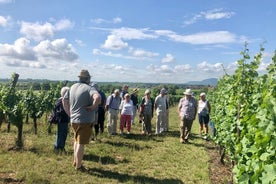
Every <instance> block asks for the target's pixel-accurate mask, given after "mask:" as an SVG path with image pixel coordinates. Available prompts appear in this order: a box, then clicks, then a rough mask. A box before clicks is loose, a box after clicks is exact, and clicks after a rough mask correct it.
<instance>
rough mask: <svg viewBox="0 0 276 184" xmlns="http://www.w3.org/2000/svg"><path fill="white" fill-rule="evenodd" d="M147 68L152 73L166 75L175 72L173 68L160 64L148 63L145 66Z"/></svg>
mask: <svg viewBox="0 0 276 184" xmlns="http://www.w3.org/2000/svg"><path fill="white" fill-rule="evenodd" d="M147 70H149V71H150V72H151V73H153V74H158V75H166V76H168V75H171V74H173V73H175V71H174V69H172V68H170V67H169V66H168V65H161V66H156V65H149V66H147Z"/></svg>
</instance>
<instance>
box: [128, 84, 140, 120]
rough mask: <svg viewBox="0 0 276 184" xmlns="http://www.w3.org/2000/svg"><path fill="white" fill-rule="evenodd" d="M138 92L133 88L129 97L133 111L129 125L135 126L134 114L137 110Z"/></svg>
mask: <svg viewBox="0 0 276 184" xmlns="http://www.w3.org/2000/svg"><path fill="white" fill-rule="evenodd" d="M138 91H139V89H138V88H135V89H133V92H132V94H131V95H130V99H131V100H132V102H133V109H132V110H133V115H132V118H131V125H134V124H135V117H136V112H137V110H138V95H137V93H138Z"/></svg>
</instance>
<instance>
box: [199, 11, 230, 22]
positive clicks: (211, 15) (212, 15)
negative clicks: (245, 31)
mask: <svg viewBox="0 0 276 184" xmlns="http://www.w3.org/2000/svg"><path fill="white" fill-rule="evenodd" d="M202 14H203V15H204V18H205V19H207V20H216V19H225V18H227V19H229V18H231V17H232V16H233V15H234V14H235V13H234V12H224V11H222V9H214V10H211V11H208V12H202Z"/></svg>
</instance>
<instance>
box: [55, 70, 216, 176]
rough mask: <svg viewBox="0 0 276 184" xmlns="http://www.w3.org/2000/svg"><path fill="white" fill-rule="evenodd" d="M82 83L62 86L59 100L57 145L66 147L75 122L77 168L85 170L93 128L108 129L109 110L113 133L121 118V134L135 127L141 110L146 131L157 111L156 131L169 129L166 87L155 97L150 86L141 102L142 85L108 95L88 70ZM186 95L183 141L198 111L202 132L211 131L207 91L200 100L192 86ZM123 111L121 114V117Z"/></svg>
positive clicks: (182, 104)
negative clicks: (69, 125)
mask: <svg viewBox="0 0 276 184" xmlns="http://www.w3.org/2000/svg"><path fill="white" fill-rule="evenodd" d="M78 77H79V82H77V83H75V84H73V85H72V86H71V87H70V88H69V87H63V88H62V89H61V97H60V98H59V99H58V101H57V103H61V104H62V109H63V110H64V112H65V113H64V114H65V117H64V118H63V119H62V118H61V120H60V122H58V131H57V139H56V143H55V145H54V148H55V149H57V150H64V146H65V141H66V137H67V132H68V123H69V122H70V123H71V127H72V130H73V132H74V159H73V166H74V167H75V169H76V170H80V171H85V170H86V168H85V167H84V166H83V164H82V160H83V155H84V145H85V144H88V143H89V142H90V140H91V136H92V129H95V134H96V135H98V134H99V133H103V132H104V121H105V114H106V112H107V116H108V121H107V132H108V134H110V135H116V134H117V121H118V119H119V118H120V119H119V122H120V126H119V131H120V134H123V133H124V128H126V131H127V134H130V132H131V126H132V125H133V124H135V116H136V112H138V113H139V122H141V124H142V130H141V133H142V134H149V135H150V134H152V126H151V121H152V118H153V116H154V111H155V112H156V128H155V134H160V133H162V132H166V131H168V130H169V99H168V96H167V91H166V89H165V88H163V89H161V91H160V94H159V95H158V96H157V97H156V98H155V99H154V98H152V97H151V91H150V89H146V91H145V93H144V96H143V97H142V100H141V102H140V104H139V103H138V95H137V93H138V90H139V89H138V88H135V89H133V92H132V94H129V92H128V87H129V86H128V85H124V86H123V89H122V91H121V93H120V90H119V89H115V90H114V92H113V93H112V94H111V95H109V96H108V97H106V96H105V94H104V93H103V92H102V91H101V90H100V89H99V86H98V85H97V83H95V82H94V83H92V84H90V83H91V75H90V74H89V72H88V71H87V70H81V72H80V75H79V76H78ZM184 94H185V96H184V97H183V98H181V99H180V101H179V104H178V112H179V117H180V142H181V143H185V142H188V139H189V135H190V131H191V127H192V123H193V121H194V120H195V118H196V114H197V112H198V119H199V123H200V134H201V133H202V131H203V128H204V127H205V133H208V122H209V113H210V110H211V107H210V103H209V102H208V101H207V100H206V98H205V97H206V94H205V93H201V94H200V98H201V99H200V100H199V101H198V102H197V100H196V99H195V97H193V96H192V91H191V89H187V90H186V91H185V92H184ZM119 114H120V116H119Z"/></svg>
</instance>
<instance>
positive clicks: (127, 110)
mask: <svg viewBox="0 0 276 184" xmlns="http://www.w3.org/2000/svg"><path fill="white" fill-rule="evenodd" d="M124 97H125V98H124V100H122V102H121V105H120V107H119V109H120V113H121V116H120V134H123V131H124V127H125V125H126V129H127V134H130V130H131V118H132V115H133V102H132V100H131V99H130V95H129V94H128V93H126V94H125V96H124Z"/></svg>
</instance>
